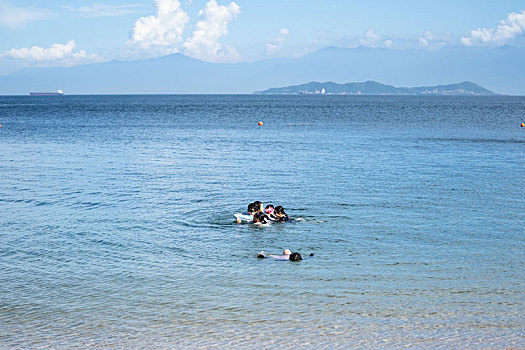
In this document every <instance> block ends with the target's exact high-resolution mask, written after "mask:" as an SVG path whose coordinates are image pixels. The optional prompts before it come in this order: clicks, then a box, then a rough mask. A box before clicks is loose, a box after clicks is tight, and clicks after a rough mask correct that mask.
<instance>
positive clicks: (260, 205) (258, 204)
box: [253, 201, 264, 213]
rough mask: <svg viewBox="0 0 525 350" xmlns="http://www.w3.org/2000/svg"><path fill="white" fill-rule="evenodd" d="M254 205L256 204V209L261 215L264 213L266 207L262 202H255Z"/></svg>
mask: <svg viewBox="0 0 525 350" xmlns="http://www.w3.org/2000/svg"><path fill="white" fill-rule="evenodd" d="M253 204H255V207H256V208H257V211H259V212H261V213H264V206H263V204H262V203H261V202H259V201H255V202H253Z"/></svg>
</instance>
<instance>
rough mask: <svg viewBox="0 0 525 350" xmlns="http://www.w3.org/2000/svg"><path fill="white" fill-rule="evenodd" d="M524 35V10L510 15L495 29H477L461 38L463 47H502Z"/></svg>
mask: <svg viewBox="0 0 525 350" xmlns="http://www.w3.org/2000/svg"><path fill="white" fill-rule="evenodd" d="M523 33H525V10H523V11H521V12H512V13H510V14H509V15H508V16H507V18H506V19H505V20H502V21H500V23H499V24H498V26H497V27H496V28H479V29H476V30H473V31H471V32H470V35H469V36H466V37H463V38H461V43H462V44H463V45H465V46H502V45H505V44H506V43H507V42H508V41H510V40H511V39H513V38H514V37H516V36H518V35H521V34H523Z"/></svg>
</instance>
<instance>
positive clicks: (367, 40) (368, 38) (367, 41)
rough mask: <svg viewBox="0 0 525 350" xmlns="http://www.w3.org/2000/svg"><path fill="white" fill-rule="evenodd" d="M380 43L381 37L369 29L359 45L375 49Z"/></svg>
mask: <svg viewBox="0 0 525 350" xmlns="http://www.w3.org/2000/svg"><path fill="white" fill-rule="evenodd" d="M378 41H379V35H377V34H376V33H374V31H373V30H372V29H369V30H368V31H367V32H366V34H365V37H364V38H362V39H361V40H359V44H360V45H361V46H369V47H375V46H376V44H377V42H378Z"/></svg>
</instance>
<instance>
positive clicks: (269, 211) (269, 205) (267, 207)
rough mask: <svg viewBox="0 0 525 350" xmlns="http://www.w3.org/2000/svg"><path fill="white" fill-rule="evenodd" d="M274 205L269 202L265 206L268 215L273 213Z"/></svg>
mask: <svg viewBox="0 0 525 350" xmlns="http://www.w3.org/2000/svg"><path fill="white" fill-rule="evenodd" d="M273 210H274V209H273V205H271V204H268V205H267V206H266V207H265V208H264V212H265V213H266V214H268V215H271V214H272V213H273Z"/></svg>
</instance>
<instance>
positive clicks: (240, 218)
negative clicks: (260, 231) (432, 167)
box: [234, 202, 260, 224]
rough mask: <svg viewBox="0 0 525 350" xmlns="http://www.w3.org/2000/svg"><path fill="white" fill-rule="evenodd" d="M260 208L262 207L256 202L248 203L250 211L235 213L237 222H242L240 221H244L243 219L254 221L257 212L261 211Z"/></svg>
mask: <svg viewBox="0 0 525 350" xmlns="http://www.w3.org/2000/svg"><path fill="white" fill-rule="evenodd" d="M259 203H260V202H259ZM259 209H260V205H259V204H256V203H255V202H254V203H250V204H248V213H245V214H241V213H238V214H234V216H235V219H236V220H237V223H238V224H240V223H242V221H243V220H244V221H248V222H251V221H253V216H254V215H255V214H256V213H257V212H259Z"/></svg>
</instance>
